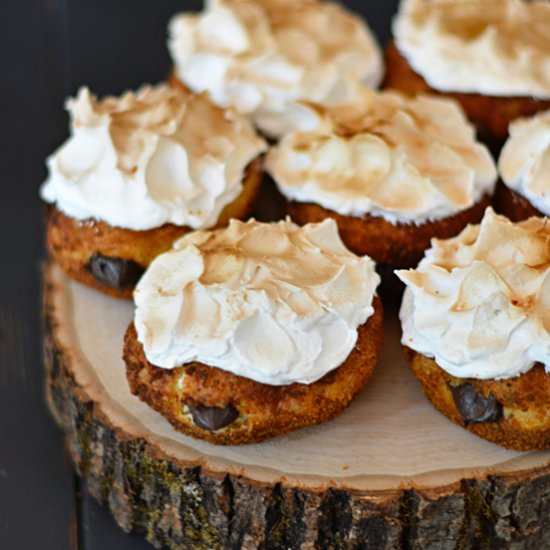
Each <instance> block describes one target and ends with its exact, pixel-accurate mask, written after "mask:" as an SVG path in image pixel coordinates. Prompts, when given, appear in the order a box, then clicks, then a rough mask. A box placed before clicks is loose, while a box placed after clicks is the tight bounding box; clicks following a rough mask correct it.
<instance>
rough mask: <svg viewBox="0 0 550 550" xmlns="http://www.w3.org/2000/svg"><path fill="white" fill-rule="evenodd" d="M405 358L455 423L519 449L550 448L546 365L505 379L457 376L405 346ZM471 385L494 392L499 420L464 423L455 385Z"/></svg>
mask: <svg viewBox="0 0 550 550" xmlns="http://www.w3.org/2000/svg"><path fill="white" fill-rule="evenodd" d="M403 351H404V354H405V358H406V359H407V362H408V363H409V366H410V367H411V369H412V371H413V372H414V374H415V375H416V377H417V378H418V380H419V381H420V383H421V384H422V389H423V391H424V393H425V395H426V397H427V398H428V399H429V400H430V401H431V402H432V404H433V405H434V406H435V408H436V409H437V410H439V412H441V413H442V414H444V415H445V416H446V417H448V418H449V419H450V420H452V421H453V422H454V423H455V424H458V425H460V426H462V427H464V428H466V429H467V430H468V431H470V432H472V433H474V434H476V435H478V436H480V437H483V438H484V439H487V440H489V441H492V442H493V443H497V444H498V445H502V446H503V447H508V448H510V449H515V450H518V451H530V450H540V449H546V448H548V447H550V407H549V406H548V403H549V402H550V374H547V373H546V372H545V369H544V366H543V365H541V364H537V365H535V366H534V367H533V368H532V369H531V370H530V371H528V372H527V373H525V374H522V375H520V376H516V377H514V378H508V379H505V380H476V379H473V378H456V377H454V376H451V375H450V374H448V373H447V372H446V371H445V370H443V369H442V368H440V367H439V366H438V365H437V363H436V362H435V361H434V360H433V359H431V358H429V357H426V356H425V355H422V354H420V353H417V352H416V351H414V350H412V349H410V348H408V347H406V346H403ZM460 384H470V385H471V386H472V387H473V388H474V389H475V390H476V392H477V393H479V394H481V395H482V396H484V397H488V396H489V395H492V396H493V397H494V398H495V399H496V400H497V401H498V402H499V403H500V404H501V405H502V407H503V418H501V419H500V420H499V421H497V422H470V423H468V424H466V425H465V423H464V422H463V421H462V418H461V416H460V413H459V412H458V410H457V407H456V405H455V401H454V399H453V395H452V392H451V387H452V386H458V385H460Z"/></svg>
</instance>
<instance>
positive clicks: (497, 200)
mask: <svg viewBox="0 0 550 550" xmlns="http://www.w3.org/2000/svg"><path fill="white" fill-rule="evenodd" d="M493 206H494V208H495V210H496V211H497V212H498V213H499V214H503V215H504V216H506V217H507V218H508V219H509V220H511V221H513V222H520V221H523V220H526V219H527V218H532V217H533V216H537V217H541V216H544V214H543V213H542V212H540V211H539V210H538V209H537V208H535V207H534V206H533V205H532V204H531V203H530V202H529V200H528V199H526V198H525V197H524V196H523V195H520V194H519V193H517V192H516V191H514V190H513V189H510V188H509V187H507V186H506V185H505V184H504V183H503V182H502V181H500V180H499V182H498V184H497V188H496V190H495V196H494V198H493Z"/></svg>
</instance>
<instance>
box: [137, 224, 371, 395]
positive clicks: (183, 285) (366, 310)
mask: <svg viewBox="0 0 550 550" xmlns="http://www.w3.org/2000/svg"><path fill="white" fill-rule="evenodd" d="M379 281H380V278H379V276H378V275H377V274H376V271H375V269H374V263H373V261H372V260H371V259H370V258H368V257H366V256H365V257H358V256H355V255H354V254H353V253H351V252H350V251H349V250H348V249H347V248H346V247H345V246H344V245H343V244H342V241H341V240H340V237H339V236H338V231H337V228H336V224H335V223H334V222H333V221H332V220H326V221H324V222H322V223H320V224H309V225H306V226H304V227H298V226H297V225H295V224H293V223H291V222H290V221H281V222H278V223H273V224H266V223H260V222H257V221H255V220H250V221H249V222H247V223H243V222H239V221H236V220H232V221H231V222H230V225H229V227H228V228H227V229H220V230H216V231H209V232H207V231H196V232H193V233H190V234H188V235H187V236H185V237H183V238H182V239H180V240H178V241H176V243H175V244H174V247H173V249H172V250H171V251H170V252H167V253H165V254H162V255H160V256H159V257H157V258H156V259H155V260H154V261H153V263H152V264H151V265H150V266H149V268H148V270H147V271H146V272H145V275H144V276H143V278H142V279H141V280H140V282H139V284H138V286H137V289H136V291H135V294H134V298H135V302H136V306H137V309H136V315H135V326H136V329H137V333H138V339H139V341H140V342H141V343H142V344H143V347H144V351H145V355H146V357H147V359H148V360H149V361H150V362H151V363H153V364H154V365H157V366H159V367H163V368H174V367H177V366H179V365H183V364H186V363H189V362H192V361H199V362H201V363H204V364H206V365H210V366H215V367H219V368H221V369H224V370H227V371H230V372H233V373H235V374H238V375H241V376H244V377H246V378H250V379H253V380H256V381H258V382H263V383H265V384H271V385H284V384H291V383H293V382H300V383H306V384H308V383H311V382H314V381H316V380H318V379H319V378H321V377H322V376H324V375H325V374H326V373H327V372H329V371H331V370H333V369H335V368H336V367H338V366H339V365H340V364H341V363H342V362H343V361H345V359H346V358H347V356H348V355H349V353H350V352H351V350H352V349H353V347H354V345H355V342H356V340H357V327H358V326H359V325H361V324H362V323H364V322H365V321H366V320H367V319H368V317H370V316H371V315H372V313H373V311H374V310H373V307H372V301H373V296H374V292H375V289H376V286H377V285H378V283H379Z"/></svg>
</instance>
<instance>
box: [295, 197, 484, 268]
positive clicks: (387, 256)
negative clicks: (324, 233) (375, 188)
mask: <svg viewBox="0 0 550 550" xmlns="http://www.w3.org/2000/svg"><path fill="white" fill-rule="evenodd" d="M489 204H491V199H490V197H489V196H488V195H485V196H484V197H482V199H481V200H480V201H479V202H477V203H476V204H474V205H473V206H471V207H470V208H468V209H466V210H463V211H462V212H459V213H458V214H455V215H454V216H449V217H448V218H443V219H441V220H434V221H428V222H425V223H422V224H420V225H415V224H412V223H411V224H404V223H396V224H393V223H390V222H388V221H386V220H385V219H384V218H382V217H375V216H370V215H368V214H366V215H364V216H363V217H360V218H359V217H354V216H344V215H342V214H338V213H337V212H334V211H332V210H328V209H326V208H324V207H322V206H320V205H318V204H313V203H306V202H290V203H289V207H288V209H289V214H290V217H291V218H292V219H293V220H294V221H295V222H297V223H299V224H305V223H310V222H320V221H322V220H324V219H326V218H333V219H334V220H335V221H336V223H337V224H338V231H339V232H340V237H341V238H342V240H343V241H344V243H345V245H346V246H347V247H348V248H349V249H350V250H352V251H353V252H355V253H356V254H359V255H365V254H366V255H368V256H370V257H371V258H372V259H373V260H375V261H376V262H377V263H379V264H384V265H387V266H389V267H392V268H407V267H413V266H416V264H417V263H418V262H419V261H420V260H421V259H422V256H423V255H424V251H425V250H426V249H427V248H429V247H430V240H431V239H432V237H437V238H440V239H447V238H449V237H454V236H455V235H457V234H458V233H460V231H462V229H464V227H466V225H468V224H469V223H477V222H479V221H480V220H481V218H482V217H483V213H484V212H485V208H486V207H487V206H489Z"/></svg>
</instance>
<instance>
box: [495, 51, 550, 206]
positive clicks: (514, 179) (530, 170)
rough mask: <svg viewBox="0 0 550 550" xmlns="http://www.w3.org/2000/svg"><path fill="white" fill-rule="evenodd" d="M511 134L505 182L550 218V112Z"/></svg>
mask: <svg viewBox="0 0 550 550" xmlns="http://www.w3.org/2000/svg"><path fill="white" fill-rule="evenodd" d="M549 47H550V43H549ZM509 132H510V137H509V138H508V141H507V142H506V144H505V145H504V148H503V149H502V152H501V154H500V158H499V161H498V168H499V172H500V175H501V177H502V180H503V181H504V183H505V184H506V185H507V186H508V187H509V188H510V189H513V190H514V191H516V192H517V193H519V194H520V195H523V196H524V197H525V198H526V199H528V200H529V202H531V204H532V205H533V206H534V207H535V208H537V209H538V210H539V211H540V212H542V213H543V214H546V215H547V216H549V215H550V111H545V112H543V113H539V114H537V115H535V116H534V117H532V118H521V119H518V120H516V121H514V122H513V123H512V124H511V125H510V128H509Z"/></svg>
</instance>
